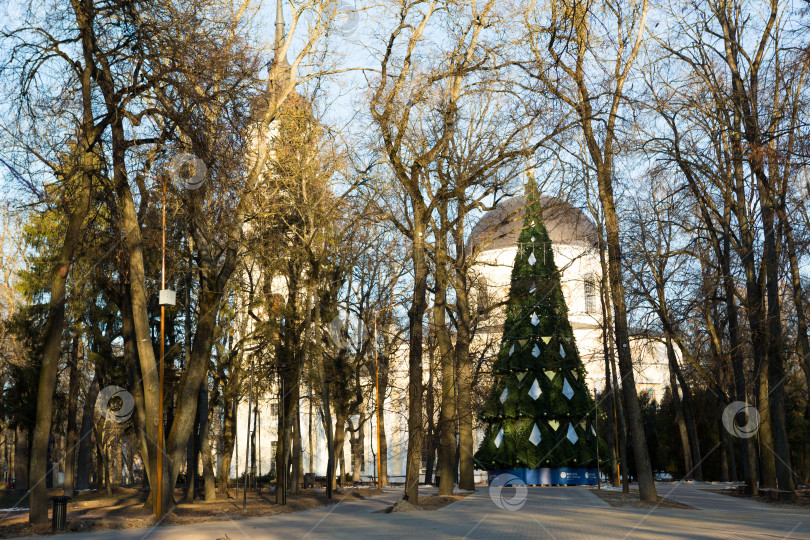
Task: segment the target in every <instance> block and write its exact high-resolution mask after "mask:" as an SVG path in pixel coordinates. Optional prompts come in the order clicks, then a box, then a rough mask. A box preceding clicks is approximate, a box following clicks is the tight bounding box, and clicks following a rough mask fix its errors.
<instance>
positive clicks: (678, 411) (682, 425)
mask: <svg viewBox="0 0 810 540" xmlns="http://www.w3.org/2000/svg"><path fill="white" fill-rule="evenodd" d="M670 351H672V352H671V354H670ZM667 356H668V357H669V388H670V391H671V392H672V405H673V407H674V408H675V421H676V423H677V424H678V435H679V436H680V439H681V452H682V453H683V462H684V470H683V473H684V478H692V452H691V450H690V449H689V433H688V432H687V431H686V422H685V421H684V419H683V408H682V406H681V398H680V394H679V392H678V381H677V380H676V379H675V369H677V368H676V366H674V365H673V359H674V358H673V357H674V356H675V351H673V350H672V340H671V339H669V338H667Z"/></svg>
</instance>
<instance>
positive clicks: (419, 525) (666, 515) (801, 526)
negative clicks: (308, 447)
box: [41, 484, 810, 540]
mask: <svg viewBox="0 0 810 540" xmlns="http://www.w3.org/2000/svg"><path fill="white" fill-rule="evenodd" d="M658 492H659V494H661V495H667V496H669V497H671V498H672V499H674V500H677V501H680V502H683V503H686V504H689V505H691V506H693V507H695V508H696V509H695V510H682V509H664V508H655V509H652V510H648V509H632V508H630V509H624V508H612V507H611V506H609V505H608V504H607V503H605V502H603V501H602V500H601V499H600V498H598V497H597V496H595V495H593V494H592V493H590V491H588V489H586V488H581V487H547V488H528V489H527V497H526V501H525V504H524V505H523V506H522V507H521V508H520V509H519V510H515V511H508V510H504V509H501V508H499V507H498V506H497V505H496V504H495V503H494V502H493V501H492V499H491V498H490V494H489V490H488V489H487V488H481V489H479V490H478V491H477V492H476V493H475V494H473V495H470V496H469V497H467V498H466V499H464V500H462V501H459V502H457V503H454V504H452V505H450V506H446V507H444V508H442V509H440V510H437V511H433V512H415V513H407V514H405V513H400V514H380V513H374V510H379V509H380V508H383V507H385V506H386V505H390V504H391V503H392V502H393V501H395V500H396V499H398V498H399V496H400V494H401V491H400V490H388V491H386V493H385V494H383V495H381V496H378V497H373V498H369V499H365V500H361V501H358V500H356V499H352V500H351V502H345V503H340V504H336V505H333V506H330V507H327V508H319V509H315V510H310V511H306V512H299V513H295V514H284V515H278V516H268V517H258V518H250V519H244V520H238V521H222V522H213V523H201V524H199V525H185V526H182V527H180V526H177V527H175V526H171V527H158V528H154V529H149V530H147V529H129V530H117V531H103V532H98V533H82V534H70V535H60V536H59V538H60V540H62V539H64V540H68V539H70V540H74V539H75V540H78V539H79V538H82V539H85V538H86V539H93V540H102V539H104V540H135V539H150V540H164V539H165V540H168V539H171V540H186V539H188V540H191V539H194V540H218V539H224V538H229V539H231V540H259V539H275V538H284V539H287V538H345V539H350V540H362V539H367V538H382V539H400V538H442V539H444V538H471V539H474V538H478V539H486V540H489V539H497V538H509V539H513V538H533V539H534V538H551V539H555V540H563V539H575V538H576V539H586V538H589V539H590V538H597V539H613V538H628V539H648V538H649V539H652V538H656V539H657V538H691V539H709V538H712V539H714V538H727V539H734V540H738V539H749V538H750V539H769V538H772V539H778V538H781V539H797V538H802V539H808V540H810V509H809V510H804V509H786V508H784V507H780V506H774V505H768V504H764V503H758V502H752V501H746V500H743V499H738V498H735V497H730V496H727V495H719V494H715V493H707V492H706V491H704V490H702V489H699V488H698V487H695V486H689V485H682V484H659V486H658ZM514 493H515V492H514V491H513V490H512V488H507V490H504V491H503V493H502V494H503V495H504V496H505V497H506V498H507V499H511V498H512V497H513V496H514ZM41 538H42V540H45V539H51V540H52V539H53V537H41Z"/></svg>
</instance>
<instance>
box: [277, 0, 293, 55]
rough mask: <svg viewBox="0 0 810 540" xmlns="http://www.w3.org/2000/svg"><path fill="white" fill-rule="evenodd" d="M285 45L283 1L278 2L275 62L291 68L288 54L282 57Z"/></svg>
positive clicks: (278, 0)
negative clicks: (282, 48) (282, 49)
mask: <svg viewBox="0 0 810 540" xmlns="http://www.w3.org/2000/svg"><path fill="white" fill-rule="evenodd" d="M283 44H284V9H283V7H282V0H276V42H275V47H274V49H275V57H274V61H275V62H276V63H280V65H282V66H285V67H289V65H290V63H289V62H288V61H287V54H286V53H285V54H284V56H283V57H282V56H281V47H282V45H283Z"/></svg>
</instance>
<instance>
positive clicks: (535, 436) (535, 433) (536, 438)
mask: <svg viewBox="0 0 810 540" xmlns="http://www.w3.org/2000/svg"><path fill="white" fill-rule="evenodd" d="M542 440H543V438H542V437H541V436H540V430H539V429H537V424H535V425H534V427H533V428H532V434H531V435H529V442H531V443H532V444H533V445H535V446H537V445H538V444H540V441H542Z"/></svg>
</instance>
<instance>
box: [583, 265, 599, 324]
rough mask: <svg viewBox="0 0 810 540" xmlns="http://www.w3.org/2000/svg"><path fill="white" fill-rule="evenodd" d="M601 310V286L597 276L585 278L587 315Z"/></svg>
mask: <svg viewBox="0 0 810 540" xmlns="http://www.w3.org/2000/svg"><path fill="white" fill-rule="evenodd" d="M598 309H599V286H598V284H597V281H596V276H595V275H593V274H591V275H590V276H588V277H586V278H585V313H588V314H590V315H592V314H595V313H597V312H598Z"/></svg>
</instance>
